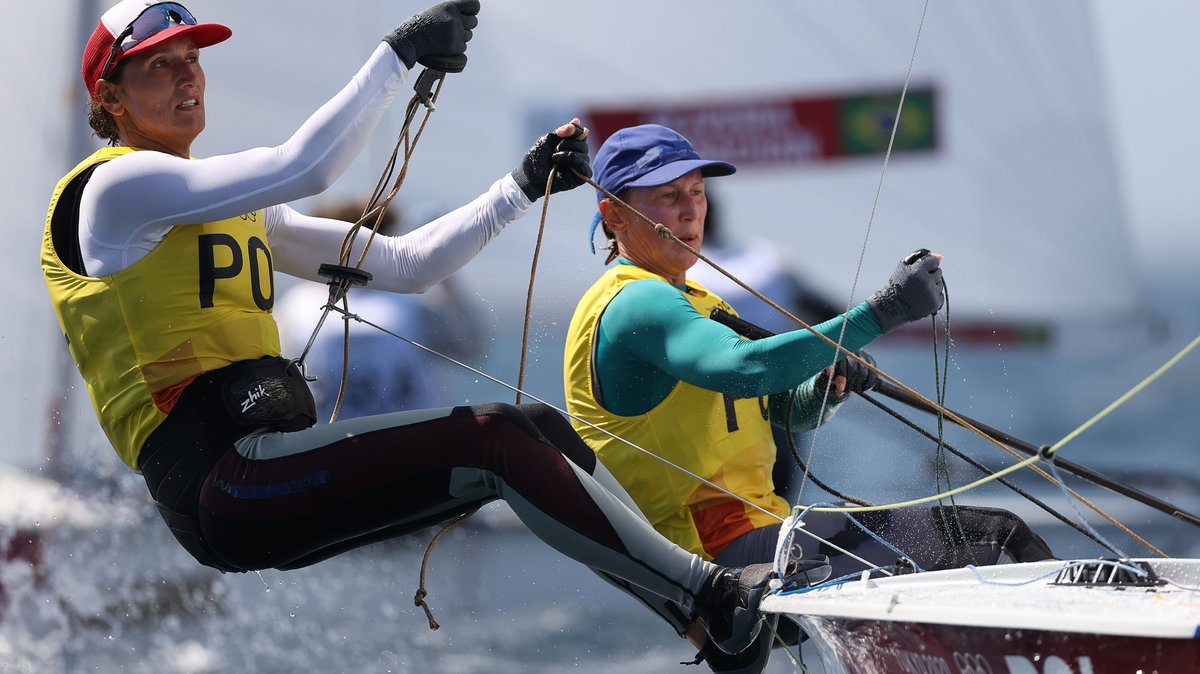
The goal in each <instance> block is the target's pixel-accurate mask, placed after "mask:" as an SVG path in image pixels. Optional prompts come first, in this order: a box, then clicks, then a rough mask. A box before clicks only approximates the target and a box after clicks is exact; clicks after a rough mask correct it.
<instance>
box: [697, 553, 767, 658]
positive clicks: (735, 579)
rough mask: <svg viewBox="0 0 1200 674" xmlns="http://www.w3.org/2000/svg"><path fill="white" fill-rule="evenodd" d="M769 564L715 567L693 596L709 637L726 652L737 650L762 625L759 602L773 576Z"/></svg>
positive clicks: (748, 640) (752, 640) (755, 634)
mask: <svg viewBox="0 0 1200 674" xmlns="http://www.w3.org/2000/svg"><path fill="white" fill-rule="evenodd" d="M774 575H775V574H774V567H773V565H772V564H751V565H750V566H744V567H741V568H728V567H721V566H719V567H717V568H716V570H715V571H713V574H712V576H710V577H709V579H708V581H707V582H705V584H704V588H703V589H702V590H701V591H700V594H699V595H698V596H697V597H696V616H697V617H698V618H700V620H702V621H704V630H705V631H706V632H708V638H709V640H710V641H711V642H712V643H713V644H714V645H716V647H717V648H720V649H721V650H722V651H724V652H726V653H740V652H742V651H744V650H746V647H747V646H749V645H750V644H751V643H753V642H754V639H755V637H757V636H758V632H759V629H760V628H761V627H762V614H761V613H759V612H758V604H759V602H761V601H762V598H763V593H764V592H766V589H767V582H768V581H770V580H771V578H772V577H773V576H774Z"/></svg>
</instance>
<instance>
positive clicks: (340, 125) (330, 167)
mask: <svg viewBox="0 0 1200 674" xmlns="http://www.w3.org/2000/svg"><path fill="white" fill-rule="evenodd" d="M408 76H409V71H408V69H407V68H405V67H404V65H403V64H402V63H401V62H400V59H399V58H397V57H396V55H395V53H394V52H393V51H392V49H391V47H389V46H388V45H387V44H383V43H381V44H380V46H379V47H377V48H376V49H375V51H374V52H373V53H372V54H371V57H370V59H369V60H368V61H367V62H366V64H365V65H363V67H362V68H361V69H360V70H359V71H358V73H357V74H356V75H355V76H354V78H353V79H351V80H350V82H349V83H348V84H347V85H346V86H345V87H344V88H343V89H342V90H341V91H340V92H338V93H337V95H335V96H334V97H333V98H331V99H330V100H329V101H328V102H326V103H325V104H324V105H322V106H321V107H320V108H319V109H318V110H317V111H316V112H315V113H313V115H312V116H311V117H309V118H308V119H307V120H306V121H305V122H304V123H303V124H302V125H301V126H300V128H299V129H297V130H296V132H295V133H294V134H292V136H291V137H290V138H288V140H287V141H285V142H284V143H283V144H281V145H278V146H275V147H258V148H252V149H248V150H243V151H241V152H234V153H230V154H224V155H219V156H215V157H209V158H205V159H184V158H181V157H176V156H173V155H169V154H165V153H162V152H154V151H142V152H131V153H129V154H125V155H121V156H119V157H117V158H115V159H113V160H111V161H108V162H106V163H104V164H102V165H101V166H100V167H98V168H97V169H96V171H95V172H94V173H93V174H92V177H91V179H90V180H89V181H88V183H87V185H86V186H85V187H84V190H83V194H82V195H81V202H80V217H79V239H80V241H79V243H80V249H81V252H82V253H83V259H84V264H85V265H86V268H87V271H88V273H89V275H92V276H96V277H101V276H108V275H111V274H114V273H116V272H118V271H121V270H123V269H126V268H128V267H129V266H131V265H133V264H134V263H136V262H137V261H138V260H140V259H142V258H143V257H145V256H146V255H147V254H148V253H149V252H150V251H151V250H153V249H154V247H155V246H156V245H158V243H159V242H160V241H162V240H163V238H164V237H165V236H166V235H167V233H168V232H169V231H170V230H171V228H172V227H178V226H186V225H188V224H193V223H201V222H212V221H215V220H222V219H225V218H230V217H234V216H237V215H241V214H243V213H248V212H250V211H254V210H257V209H263V210H264V217H265V220H266V222H265V225H266V230H267V237H268V239H269V242H270V244H271V249H272V253H273V260H274V264H275V269H277V270H278V271H280V272H283V273H285V274H290V275H293V276H298V277H300V278H306V279H309V280H315V281H319V280H321V279H320V278H319V277H318V276H317V268H318V266H319V265H320V264H321V263H322V262H328V261H330V260H331V257H333V256H336V253H337V251H339V249H340V246H341V243H342V240H343V238H344V237H345V235H346V232H347V228H348V225H347V223H344V222H342V221H339V220H329V219H324V218H315V217H310V216H306V215H303V214H301V213H298V212H297V211H295V210H294V209H292V208H290V207H288V206H286V205H285V204H286V202H289V201H294V200H296V199H300V198H303V197H308V196H312V195H315V194H319V193H321V192H322V191H324V190H325V189H326V188H328V187H329V186H330V185H331V184H332V183H333V182H334V181H335V180H336V179H337V178H338V176H340V175H341V174H342V172H343V171H345V170H346V168H347V167H348V166H349V165H350V163H351V162H352V161H353V160H354V158H355V156H357V155H358V153H359V152H360V151H361V150H362V149H363V147H364V145H365V144H366V142H367V140H368V139H369V138H370V135H371V133H372V131H373V130H374V129H375V126H376V125H377V124H378V123H379V120H380V118H381V117H382V116H383V113H384V111H385V110H386V109H387V108H388V106H389V105H390V104H391V102H392V99H393V98H395V96H396V94H397V92H398V91H399V90H400V89H401V88H402V87H403V86H404V84H405V83H406V82H407V81H408ZM531 205H532V204H531V202H530V200H529V199H528V197H526V196H525V194H524V193H523V192H522V191H521V189H520V188H519V187H517V184H516V182H515V181H514V180H513V179H512V176H511V175H505V176H504V177H502V178H501V179H499V180H497V181H496V182H495V183H493V184H492V186H491V187H490V188H489V189H488V190H487V191H486V192H485V193H483V194H482V195H480V196H479V197H477V198H476V199H475V200H473V201H471V202H470V203H468V204H466V205H465V206H462V207H460V208H458V209H456V210H454V211H451V212H450V213H447V214H446V215H444V216H442V217H440V218H438V219H436V220H434V221H433V222H430V223H429V224H427V225H424V226H423V227H420V228H418V229H415V230H413V231H411V232H409V233H407V234H404V235H402V236H395V237H392V236H382V235H378V236H376V237H375V239H374V241H373V242H372V244H371V248H370V250H369V251H368V255H367V258H366V260H364V263H363V268H364V269H365V270H367V271H369V272H371V273H372V274H373V276H374V279H373V280H372V283H371V287H373V288H377V289H380V290H391V291H395V292H421V291H423V290H425V289H427V288H429V287H430V286H432V285H434V284H436V283H437V282H439V281H441V280H443V279H445V278H446V277H448V276H450V275H451V274H452V273H454V272H455V271H457V270H458V269H459V268H461V267H462V266H463V265H464V264H466V263H467V261H469V260H470V259H471V258H473V257H474V256H475V255H476V254H477V253H478V252H479V251H480V250H481V249H482V248H483V246H484V245H485V244H487V242H488V241H490V240H491V238H492V237H493V236H495V235H496V234H497V233H499V232H500V231H501V230H502V229H503V228H504V226H505V225H507V224H508V223H509V222H512V221H513V220H515V219H517V218H519V217H521V216H522V215H524V214H525V213H526V211H528V210H529V207H530V206H531ZM363 234H366V232H364V233H363ZM366 240H367V237H366V236H363V235H360V236H359V237H357V239H356V241H355V250H354V253H353V257H352V258H351V259H352V260H355V261H356V260H357V259H358V253H359V251H361V249H362V247H363V246H364V245H365V243H366Z"/></svg>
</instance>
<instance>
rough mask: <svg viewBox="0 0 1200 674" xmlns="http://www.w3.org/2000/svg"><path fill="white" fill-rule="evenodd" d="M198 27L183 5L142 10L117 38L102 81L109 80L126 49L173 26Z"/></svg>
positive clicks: (163, 5) (162, 3)
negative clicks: (118, 57) (114, 66)
mask: <svg viewBox="0 0 1200 674" xmlns="http://www.w3.org/2000/svg"><path fill="white" fill-rule="evenodd" d="M194 25H196V17H194V16H192V13H191V12H189V11H187V8H186V7H184V6H183V5H180V4H178V3H174V2H160V3H158V4H157V5H150V6H149V7H147V8H146V9H144V10H142V13H141V14H138V15H137V18H135V19H134V20H133V21H130V22H129V25H128V26H125V30H123V31H121V34H120V35H118V36H117V39H116V40H115V41H114V42H113V46H112V51H111V52H109V53H108V60H107V61H105V62H104V67H103V68H101V69H100V79H102V80H105V79H108V76H109V75H111V74H112V73H111V72H109V71H110V69H112V68H113V65H114V62H115V61H116V59H117V54H118V53H120V52H121V51H122V48H123V47H124V48H125V49H126V50H128V49H130V48H132V47H133V46H135V45H136V44H137V43H139V42H141V41H142V40H145V39H146V38H148V37H151V36H153V35H154V34H155V33H158V32H159V31H162V30H165V29H167V28H170V27H171V26H194ZM127 39H128V40H130V42H129V44H124V43H125V41H126V40H127Z"/></svg>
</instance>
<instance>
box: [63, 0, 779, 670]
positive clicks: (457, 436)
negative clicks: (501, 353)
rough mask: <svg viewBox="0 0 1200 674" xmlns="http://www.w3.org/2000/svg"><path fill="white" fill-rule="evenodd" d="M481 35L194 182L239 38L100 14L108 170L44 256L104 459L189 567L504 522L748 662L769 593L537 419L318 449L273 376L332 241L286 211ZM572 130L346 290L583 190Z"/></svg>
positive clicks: (383, 244) (513, 418)
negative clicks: (630, 494)
mask: <svg viewBox="0 0 1200 674" xmlns="http://www.w3.org/2000/svg"><path fill="white" fill-rule="evenodd" d="M478 11H479V2H478V0H452V1H450V2H443V3H441V4H438V5H435V6H434V7H431V8H429V9H427V10H425V11H424V12H422V13H420V14H418V15H416V16H413V17H411V18H409V19H408V20H407V21H405V22H404V23H402V24H401V25H400V26H399V27H397V28H396V29H395V30H393V31H391V32H390V33H388V34H387V35H386V36H385V37H384V38H383V42H382V43H381V44H380V45H379V46H378V47H376V48H375V50H374V51H373V53H372V54H371V56H370V57H369V59H368V60H367V62H366V64H365V65H363V66H362V68H361V69H360V70H359V71H358V73H357V74H356V75H355V76H354V77H353V79H352V80H351V81H350V83H349V84H348V85H347V86H346V87H345V88H344V89H343V90H342V91H340V92H339V93H337V94H336V95H335V96H334V97H333V98H332V99H330V100H329V101H328V102H327V103H326V104H325V105H323V106H322V107H321V108H320V109H319V110H317V111H316V112H315V113H314V114H313V115H312V116H311V117H310V118H309V119H308V120H307V121H306V122H304V123H303V124H302V125H301V126H300V128H299V129H297V130H296V131H295V133H293V134H292V136H291V137H290V138H289V139H288V140H286V141H285V142H284V143H283V144H281V145H278V146H275V147H261V148H255V149H250V150H245V151H241V152H234V153H231V154H225V155H218V156H214V157H208V158H199V159H197V158H192V157H191V156H190V149H191V146H192V142H193V141H194V140H195V139H196V137H197V136H198V135H199V134H200V132H201V131H202V130H203V128H204V122H205V97H204V93H205V91H204V90H205V83H206V81H205V73H204V70H203V69H202V68H201V67H200V50H201V49H202V48H204V47H207V46H209V45H212V44H215V43H218V42H220V41H222V40H224V39H226V38H228V37H229V36H230V34H231V31H230V30H229V29H228V28H226V27H224V26H221V25H218V24H202V23H199V22H197V21H196V19H195V18H194V17H193V16H192V14H191V13H190V12H189V11H188V10H187V9H186V8H185V7H183V6H182V5H180V4H178V3H173V2H167V3H147V2H143V1H138V0H124V1H123V2H120V3H119V4H117V5H115V6H114V7H112V8H111V9H109V10H108V11H107V12H105V13H104V15H103V16H102V17H101V19H100V21H99V23H98V24H97V27H96V30H95V32H94V33H93V34H92V36H91V38H90V39H89V41H88V44H87V46H86V48H85V50H84V54H83V67H82V72H83V78H84V84H85V86H86V87H87V90H88V91H89V93H90V94H91V102H92V112H91V115H90V118H91V122H92V124H93V128H94V129H95V130H96V132H97V134H98V135H99V136H100V137H102V138H104V139H106V140H109V141H110V142H111V143H112V146H111V147H106V148H103V149H101V150H99V151H97V152H96V153H95V154H93V155H92V156H90V157H88V158H86V159H84V160H83V161H82V162H81V163H80V164H79V165H78V166H77V167H76V168H75V169H74V170H72V171H71V172H70V173H68V174H67V175H66V176H65V177H64V178H63V179H62V180H61V181H60V182H59V183H58V185H57V187H56V188H55V191H54V194H53V197H52V199H51V203H50V207H49V211H48V213H47V218H46V228H45V234H44V238H43V245H42V256H41V260H42V266H43V270H44V273H45V277H46V283H47V286H48V288H49V291H50V297H51V301H52V303H53V305H54V309H55V311H56V314H57V315H58V318H59V322H60V324H61V326H62V329H63V332H64V333H65V334H66V336H67V339H68V342H69V346H70V351H71V354H72V356H73V357H74V359H75V361H76V363H77V365H78V367H79V370H80V372H81V373H82V375H83V377H84V379H85V381H86V382H87V386H88V390H89V393H90V395H91V398H92V401H93V405H94V407H95V410H96V414H97V416H98V418H99V420H100V424H101V426H102V428H103V429H104V431H105V433H106V435H107V437H108V439H109V441H110V442H111V444H112V445H113V447H114V449H115V450H116V451H117V453H118V454H119V455H120V457H121V459H122V460H123V461H124V462H125V463H126V464H128V465H129V467H130V468H132V469H133V470H135V471H138V472H140V473H141V474H142V475H143V476H144V477H145V479H146V484H147V486H148V488H149V490H150V493H151V496H152V497H153V499H154V501H155V503H156V505H157V506H158V508H159V511H160V512H161V514H162V516H163V518H164V519H165V520H166V522H167V524H168V526H169V527H170V528H171V531H172V532H173V533H174V534H175V536H176V537H177V539H178V540H179V542H180V543H181V544H182V545H183V546H184V547H185V548H186V549H187V550H188V552H190V553H191V554H192V555H193V556H194V557H195V558H196V559H197V560H198V561H200V562H201V563H203V564H205V565H208V566H211V567H213V568H216V569H220V570H221V571H236V572H242V571H248V570H256V569H263V568H278V569H294V568H298V567H303V566H306V565H309V564H313V563H316V562H319V561H321V560H324V559H327V558H329V557H331V556H333V555H337V554H340V553H342V552H344V551H347V550H350V549H353V548H356V547H359V546H362V545H365V544H367V543H371V542H374V541H378V540H382V539H385V538H391V537H395V536H400V535H404V534H407V533H411V532H414V531H417V530H419V529H422V528H425V527H427V526H429V525H432V524H437V523H440V522H444V521H447V520H449V519H451V518H453V517H455V516H458V515H461V514H464V513H467V512H470V511H471V510H472V509H474V508H476V507H478V506H479V505H482V504H484V503H486V502H488V501H492V500H494V499H497V498H503V499H505V500H506V501H508V503H509V505H510V506H511V507H512V509H513V510H514V511H515V512H516V513H517V514H518V515H519V516H520V517H521V518H522V520H523V521H524V522H525V523H526V524H527V525H528V526H529V528H530V529H531V530H532V531H533V532H534V533H536V534H537V535H538V536H539V537H541V538H542V539H543V540H544V541H546V542H547V543H549V544H550V545H552V546H553V547H555V548H556V549H558V550H560V551H561V552H563V553H564V554H566V555H568V556H570V557H572V558H574V559H576V560H578V561H580V562H582V563H584V564H587V565H588V566H590V567H592V568H593V569H595V570H596V571H597V572H598V573H601V574H604V575H605V577H607V578H610V579H613V580H614V582H617V583H619V584H620V585H621V586H622V587H629V588H637V589H638V590H639V591H641V592H646V593H649V594H652V595H654V596H661V597H663V598H665V599H668V600H670V601H671V602H673V603H674V605H676V606H678V607H680V608H681V610H682V611H683V612H685V613H686V615H687V616H688V617H689V618H697V617H698V618H700V619H702V620H703V621H704V622H705V624H706V625H707V627H708V630H709V633H710V634H711V635H712V636H713V638H714V639H716V640H717V641H718V642H719V643H720V644H721V647H723V648H726V649H728V650H731V651H737V650H741V649H743V648H745V646H746V645H747V644H749V643H750V642H751V641H752V640H753V638H754V637H755V636H756V635H757V633H758V628H759V625H760V623H761V618H760V617H759V615H758V612H757V611H756V607H757V602H758V599H759V597H760V596H761V589H762V587H763V585H764V584H765V583H766V575H767V573H768V569H767V568H766V567H765V566H764V567H761V568H758V569H756V570H755V571H754V573H747V572H743V570H742V569H727V568H723V567H719V566H717V565H714V564H712V563H710V562H708V561H705V560H703V559H701V558H700V557H698V556H697V555H694V554H692V553H689V552H686V551H684V550H682V549H681V548H679V547H677V546H675V545H674V544H672V543H669V542H668V541H666V540H665V539H663V538H662V537H661V536H659V535H658V534H657V533H656V532H654V530H653V529H652V528H651V527H650V526H649V525H648V524H647V523H646V522H645V521H644V520H643V519H641V518H640V517H639V516H638V515H637V514H636V513H635V512H634V511H632V510H630V509H629V508H628V507H626V505H625V502H623V498H625V497H623V495H622V494H621V493H620V488H619V487H618V486H616V485H615V483H613V482H612V481H611V479H610V478H607V476H606V475H605V474H604V473H603V470H602V469H600V468H599V467H598V466H597V464H596V462H595V458H594V456H593V455H592V453H591V452H590V451H589V450H588V449H587V448H586V447H585V446H584V445H582V443H581V442H580V440H579V438H578V436H577V435H575V434H574V433H573V432H572V431H571V429H570V427H569V426H568V425H567V424H566V422H565V421H564V420H563V419H562V417H561V416H559V415H558V414H557V413H555V412H553V410H551V409H549V408H547V407H545V406H535V405H524V406H519V407H518V406H512V405H504V404H492V405H472V406H463V407H454V408H445V409H435V410H413V411H405V412H396V413H391V414H383V415H378V416H371V417H363V418H358V419H347V420H344V421H338V422H336V423H332V424H328V425H324V426H320V427H311V426H312V424H313V422H314V420H315V417H314V411H313V406H312V397H311V395H310V394H309V392H308V390H307V388H306V385H305V383H304V381H303V378H302V377H301V376H300V375H299V373H298V372H297V370H296V367H295V365H294V363H291V362H290V361H288V360H285V359H284V358H282V357H281V356H280V346H279V343H280V340H279V334H278V330H277V326H276V323H275V320H274V318H273V317H272V315H271V310H272V306H273V303H274V289H275V285H274V278H273V274H274V272H275V271H276V270H278V271H280V272H283V273H286V274H292V275H295V276H299V277H303V278H307V279H310V280H319V279H318V275H317V269H318V266H319V265H320V263H321V262H323V261H325V260H327V259H329V258H330V257H331V256H333V255H334V252H335V251H337V250H338V249H339V246H340V245H341V243H342V240H343V237H344V236H345V234H346V230H347V228H348V227H349V226H350V224H349V223H343V222H339V221H336V220H326V219H322V218H313V217H308V216H305V215H302V214H300V213H298V212H296V211H294V210H293V209H291V208H290V207H289V206H287V205H285V204H286V203H287V202H291V201H294V200H296V199H299V198H302V197H306V196H310V195H314V194H318V193H320V192H321V191H323V190H324V189H326V188H327V187H329V185H330V184H331V183H332V182H333V181H334V180H335V179H336V178H337V177H338V176H339V175H340V174H341V173H342V171H343V170H344V169H345V168H346V167H347V166H348V165H349V163H350V161H351V160H352V159H353V158H354V157H355V156H356V155H357V154H358V153H359V151H360V150H361V149H362V148H363V146H364V145H365V144H366V142H367V140H368V138H369V137H370V135H371V132H372V131H373V129H374V128H375V126H376V123H377V122H378V121H379V119H380V117H381V116H382V114H383V112H384V111H385V110H386V109H387V108H388V106H389V104H390V103H391V101H392V100H393V98H394V97H395V96H396V94H397V93H398V92H399V91H400V89H401V88H402V87H403V86H404V84H405V83H406V82H407V81H408V80H409V78H410V75H411V73H412V71H413V69H414V68H415V66H416V64H417V63H422V64H424V65H426V66H427V67H434V68H437V69H440V70H445V71H450V72H455V71H458V70H462V68H463V67H464V66H465V64H466V54H465V50H466V45H467V41H469V40H470V39H471V34H472V29H473V28H475V26H476V25H477V19H476V16H475V15H476V13H477V12H478ZM578 124H579V120H574V121H573V122H572V123H568V124H566V125H564V126H562V127H560V128H559V129H557V130H556V131H555V132H553V133H549V134H547V135H546V136H544V137H543V138H541V139H539V140H538V141H537V143H535V145H534V146H533V148H531V149H530V150H529V152H528V153H527V154H526V155H525V156H524V157H523V158H522V160H521V162H520V164H519V166H518V167H517V168H516V169H515V170H513V171H512V172H511V173H509V174H506V175H504V176H503V177H501V178H500V179H499V180H497V181H496V182H495V183H493V184H492V185H491V187H490V188H489V189H488V190H487V191H486V192H485V193H484V194H482V195H480V196H479V197H477V198H476V199H475V200H473V201H472V202H470V203H469V204H467V205H465V206H463V207H461V208H459V209H457V210H455V211H452V212H451V213H448V214H446V215H445V216H442V217H440V218H438V219H437V220H435V221H433V222H431V223H429V224H427V225H425V226H424V227H421V228H419V229H417V230H416V231H414V232H411V233H409V234H406V235H404V236H394V237H393V236H377V237H375V239H374V241H373V245H372V247H371V248H370V250H369V252H368V253H367V254H366V257H365V260H364V263H363V265H362V266H363V269H364V270H366V271H368V272H370V273H371V274H373V276H374V278H373V282H372V285H373V287H376V288H380V289H384V290H391V291H395V292H421V291H422V290H424V289H425V288H428V287H429V286H430V285H432V284H434V283H436V282H438V281H440V280H442V279H444V278H445V277H446V276H448V275H449V274H450V273H452V272H453V271H455V270H456V269H458V268H459V267H461V266H462V265H463V264H465V263H466V262H467V261H469V260H470V259H471V258H472V257H473V256H474V255H475V254H476V253H477V252H478V251H479V250H480V249H481V248H482V247H483V246H484V245H485V244H486V243H487V242H488V240H490V239H491V238H492V237H493V236H495V235H496V234H498V233H499V232H500V230H501V229H503V227H504V226H505V225H506V224H508V223H509V222H511V221H513V220H516V219H517V218H519V217H521V216H522V215H524V214H525V213H526V211H528V209H529V208H530V207H531V206H532V204H533V202H534V201H535V200H536V199H537V198H538V197H539V196H540V195H541V194H543V192H544V191H545V189H546V183H547V180H548V178H549V175H550V169H551V167H552V166H554V165H558V166H560V167H561V168H562V170H561V171H560V172H559V173H558V179H557V180H556V181H555V183H554V185H553V189H552V191H555V192H557V191H561V190H565V189H570V188H573V187H576V186H578V185H580V184H582V179H581V178H578V177H577V176H576V175H575V174H576V173H579V174H583V175H590V174H591V169H590V166H589V160H588V154H587V146H586V144H585V143H584V142H583V140H582V135H583V133H582V127H580V126H578ZM366 238H367V237H365V236H364V237H359V238H358V239H357V242H356V244H355V249H354V250H353V251H352V253H353V255H352V257H353V258H354V259H357V258H358V256H359V254H360V253H361V252H362V249H363V247H364V241H365V239H366ZM568 454H569V455H570V456H571V458H568V456H567V455H568ZM593 472H596V473H597V476H596V477H593V475H592V473H593ZM598 479H599V480H605V481H607V482H608V484H609V485H610V486H613V487H614V488H616V489H617V493H615V494H614V493H612V492H610V491H609V490H608V489H606V488H605V486H604V485H603V484H601V483H600V482H598V481H597V480H598Z"/></svg>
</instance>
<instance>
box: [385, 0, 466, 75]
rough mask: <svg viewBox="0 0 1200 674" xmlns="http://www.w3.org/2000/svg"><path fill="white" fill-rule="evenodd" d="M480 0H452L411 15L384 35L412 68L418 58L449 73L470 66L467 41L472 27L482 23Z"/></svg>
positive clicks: (398, 54) (397, 53)
mask: <svg viewBox="0 0 1200 674" xmlns="http://www.w3.org/2000/svg"><path fill="white" fill-rule="evenodd" d="M478 13H479V0H450V1H449V2H443V3H439V4H436V5H434V6H433V7H430V8H429V9H427V10H425V11H424V12H421V13H420V14H417V15H415V16H410V17H409V18H408V20H407V21H405V22H404V23H402V24H400V25H399V26H397V27H396V29H395V30H393V31H392V32H390V33H388V34H387V35H385V36H383V41H384V42H386V43H388V44H389V45H391V47H392V49H393V50H395V52H396V56H399V57H400V60H401V61H403V62H404V65H405V66H406V67H407V68H408V69H409V70H412V69H413V66H414V65H416V64H417V63H418V62H419V63H420V64H421V65H423V66H425V67H426V68H432V69H433V70H441V71H442V72H447V73H458V72H462V69H463V68H465V67H467V55H466V51H467V42H469V41H470V40H471V29H472V28H474V27H475V26H478V25H479V19H477V18H475V15H476V14H478Z"/></svg>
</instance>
